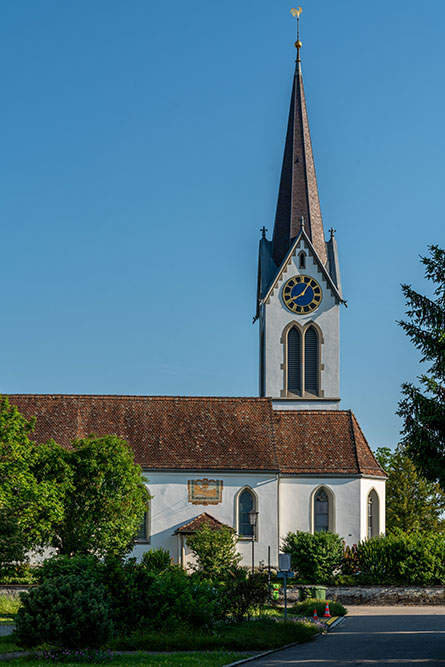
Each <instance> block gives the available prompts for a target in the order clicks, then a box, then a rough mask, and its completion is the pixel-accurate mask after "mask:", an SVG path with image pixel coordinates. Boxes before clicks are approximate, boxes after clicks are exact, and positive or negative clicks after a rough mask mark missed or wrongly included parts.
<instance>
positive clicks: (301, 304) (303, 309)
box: [282, 276, 323, 315]
mask: <svg viewBox="0 0 445 667" xmlns="http://www.w3.org/2000/svg"><path fill="white" fill-rule="evenodd" d="M322 295H323V292H322V291H321V287H320V285H319V284H318V283H317V281H316V280H315V279H314V278H311V277H310V276H294V277H293V278H289V280H287V281H286V282H285V283H284V285H283V291H282V296H283V301H284V305H285V306H286V308H288V309H289V310H290V311H291V312H292V313H297V314H298V315H305V314H306V313H312V311H313V310H315V309H316V308H318V306H319V305H320V303H321V297H322Z"/></svg>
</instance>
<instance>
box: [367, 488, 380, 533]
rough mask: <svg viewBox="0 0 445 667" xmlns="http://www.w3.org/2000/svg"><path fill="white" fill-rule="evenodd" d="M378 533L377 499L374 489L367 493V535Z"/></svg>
mask: <svg viewBox="0 0 445 667" xmlns="http://www.w3.org/2000/svg"><path fill="white" fill-rule="evenodd" d="M378 534H379V499H378V496H377V494H376V492H375V491H374V489H373V490H372V491H371V492H370V493H369V495H368V537H375V536H376V535H378Z"/></svg>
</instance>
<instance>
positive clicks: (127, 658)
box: [1, 651, 248, 667]
mask: <svg viewBox="0 0 445 667" xmlns="http://www.w3.org/2000/svg"><path fill="white" fill-rule="evenodd" d="M247 657H248V655H247V654H246V653H243V654H240V653H227V652H220V651H218V652H215V653H187V654H184V653H183V654H178V653H177V654H170V655H144V654H142V653H137V654H136V655H116V656H114V657H113V658H112V660H111V661H110V662H106V663H102V664H106V665H111V666H112V667H120V665H123V666H124V665H145V666H146V667H157V666H158V665H178V666H179V665H184V667H223V665H228V664H230V663H231V662H235V660H241V659H242V658H247ZM49 664H51V665H64V667H79V664H82V663H78V662H51V663H48V662H46V661H44V660H39V658H35V657H32V656H29V657H23V658H14V659H13V660H2V661H1V665H2V666H3V665H17V667H18V666H19V665H29V666H30V667H48V665H49ZM83 664H85V663H83Z"/></svg>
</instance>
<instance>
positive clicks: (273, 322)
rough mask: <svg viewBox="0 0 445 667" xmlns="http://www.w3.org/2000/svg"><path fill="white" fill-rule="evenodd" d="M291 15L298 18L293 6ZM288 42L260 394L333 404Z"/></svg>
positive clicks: (329, 247) (334, 314)
mask: <svg viewBox="0 0 445 667" xmlns="http://www.w3.org/2000/svg"><path fill="white" fill-rule="evenodd" d="M291 13H292V14H293V15H294V16H297V20H298V18H299V15H300V13H301V7H299V8H298V9H293V10H291ZM297 26H298V23H297ZM297 30H298V27H297ZM295 46H296V48H297V61H296V67H295V74H294V80H293V86H292V97H291V103H290V112H289V121H288V126H287V135H286V144H285V148H284V158H283V166H282V170H281V181H280V189H279V193H278V204H277V212H276V217H275V225H274V231H273V238H272V241H269V240H268V239H267V238H266V233H265V232H266V230H265V229H264V228H263V230H262V238H261V240H260V247H259V256H258V291H257V311H256V317H255V319H258V320H259V325H260V326H259V329H260V331H259V333H260V396H270V397H271V398H272V401H273V406H274V408H277V409H279V410H282V409H286V410H287V409H292V410H295V409H301V410H305V409H311V410H312V409H314V408H319V409H322V410H326V409H334V410H335V409H338V405H339V401H340V395H339V391H340V389H339V380H340V374H339V371H340V367H339V347H340V346H339V309H340V304H341V303H342V302H344V301H343V297H342V294H341V284H340V266H339V261H338V254H337V242H336V240H335V238H334V229H332V230H331V239H330V240H329V241H328V242H327V243H326V242H325V238H324V231H323V222H322V218H321V211H320V202H319V199H318V188H317V179H316V176H315V166H314V158H313V155H312V146H311V137H310V134H309V124H308V118H307V111H306V101H305V98H304V89H303V76H302V73H301V62H300V49H301V46H302V44H301V42H300V38H299V34H298V32H297V41H296V42H295Z"/></svg>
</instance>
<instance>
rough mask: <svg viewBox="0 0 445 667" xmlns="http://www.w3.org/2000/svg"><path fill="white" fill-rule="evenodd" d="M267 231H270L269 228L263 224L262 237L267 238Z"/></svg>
mask: <svg viewBox="0 0 445 667" xmlns="http://www.w3.org/2000/svg"><path fill="white" fill-rule="evenodd" d="M267 231H268V230H267V229H266V228H265V226H264V225H263V226H262V227H261V229H260V232H261V238H262V239H265V238H266V232H267Z"/></svg>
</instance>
